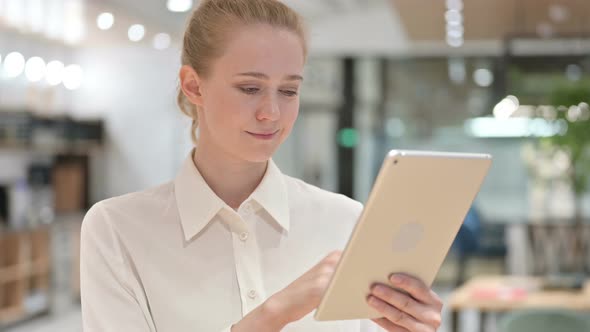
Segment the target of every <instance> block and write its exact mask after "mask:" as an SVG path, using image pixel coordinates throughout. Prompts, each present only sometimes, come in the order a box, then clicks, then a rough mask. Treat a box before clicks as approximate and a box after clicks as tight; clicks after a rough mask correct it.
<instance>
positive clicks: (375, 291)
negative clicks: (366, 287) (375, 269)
mask: <svg viewBox="0 0 590 332" xmlns="http://www.w3.org/2000/svg"><path fill="white" fill-rule="evenodd" d="M372 292H373V294H375V295H379V294H383V287H382V286H379V285H375V287H373V290H372Z"/></svg>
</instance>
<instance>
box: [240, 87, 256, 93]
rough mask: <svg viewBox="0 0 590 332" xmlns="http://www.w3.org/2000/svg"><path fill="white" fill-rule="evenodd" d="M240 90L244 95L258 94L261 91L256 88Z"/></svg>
mask: <svg viewBox="0 0 590 332" xmlns="http://www.w3.org/2000/svg"><path fill="white" fill-rule="evenodd" d="M238 89H240V91H242V92H243V93H245V94H248V95H254V94H257V93H258V91H260V89H259V88H255V87H239V88H238Z"/></svg>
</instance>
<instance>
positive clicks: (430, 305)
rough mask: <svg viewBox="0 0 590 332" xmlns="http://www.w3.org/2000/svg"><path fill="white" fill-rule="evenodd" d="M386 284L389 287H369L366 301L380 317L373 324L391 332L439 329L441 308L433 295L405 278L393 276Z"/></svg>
mask: <svg viewBox="0 0 590 332" xmlns="http://www.w3.org/2000/svg"><path fill="white" fill-rule="evenodd" d="M389 281H390V284H389V285H383V284H376V285H374V286H373V287H371V295H369V296H368V297H367V302H368V303H369V305H370V306H371V307H373V308H375V309H376V310H377V311H379V312H380V313H381V314H382V315H383V318H379V319H373V321H374V322H375V323H377V324H378V325H379V326H381V327H382V328H384V329H386V330H387V331H390V332H408V331H409V332H432V331H436V330H437V329H438V328H439V327H440V324H441V311H442V307H443V304H442V301H441V299H440V298H439V297H438V295H436V293H435V292H434V291H432V290H431V289H430V288H429V287H428V286H426V285H425V284H424V283H423V282H422V281H420V280H418V279H416V278H413V277H411V276H408V275H404V274H394V275H392V276H391V277H390V278H389ZM396 289H398V290H396ZM400 290H401V291H400ZM404 292H405V293H404Z"/></svg>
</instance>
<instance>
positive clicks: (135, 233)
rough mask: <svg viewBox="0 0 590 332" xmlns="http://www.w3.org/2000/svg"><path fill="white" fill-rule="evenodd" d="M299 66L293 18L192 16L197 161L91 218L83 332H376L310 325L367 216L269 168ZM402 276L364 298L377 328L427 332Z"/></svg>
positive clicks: (423, 293) (266, 13) (301, 52)
mask: <svg viewBox="0 0 590 332" xmlns="http://www.w3.org/2000/svg"><path fill="white" fill-rule="evenodd" d="M306 55H307V47H306V39H305V34H304V31H303V25H302V21H301V19H300V17H299V16H298V15H297V14H296V13H295V12H293V11H292V10H291V9H289V8H288V7H286V6H285V5H283V4H282V3H280V2H279V1H276V0H256V1H254V0H205V1H203V2H202V3H201V5H200V6H199V8H198V9H197V10H196V11H195V12H194V13H193V15H192V17H191V19H190V21H189V25H188V27H187V30H186V32H185V36H184V45H183V50H182V68H181V69H180V75H179V76H180V91H179V105H180V107H181V109H182V110H183V112H184V113H186V114H187V115H188V116H190V117H191V118H192V123H193V125H192V137H193V141H194V142H195V148H194V149H193V151H192V152H191V154H190V155H189V156H188V157H187V159H186V161H185V163H184V165H183V166H182V167H181V170H180V171H179V173H178V176H177V177H176V179H175V180H174V181H172V182H170V183H167V184H164V185H161V186H159V187H156V188H153V189H149V190H146V191H143V192H139V193H132V194H128V195H125V196H121V197H116V198H112V199H109V200H106V201H102V202H99V203H98V204H96V205H95V206H94V207H93V208H92V209H91V210H90V211H89V212H88V214H87V216H86V218H85V219H84V223H83V227H82V246H81V255H82V257H81V259H82V263H81V288H82V314H83V322H84V327H85V330H86V331H89V332H90V331H101V332H102V331H124V332H133V331H174V332H182V331H236V332H238V331H280V330H285V331H368V330H369V329H371V328H372V327H376V325H375V324H373V323H372V322H371V321H363V322H359V321H342V322H322V323H319V322H316V321H314V320H313V317H312V316H311V315H310V313H312V311H313V310H314V309H315V308H316V307H317V306H318V304H319V301H320V299H321V295H322V294H323V292H324V290H325V288H326V286H327V284H328V281H329V278H330V276H331V275H332V273H333V271H334V268H335V265H336V263H337V261H338V259H339V257H340V252H339V251H334V250H335V249H340V248H342V247H343V246H344V245H345V243H346V240H347V238H348V236H349V235H350V233H351V231H352V227H353V225H354V223H355V221H356V219H357V217H358V216H359V214H360V212H361V208H362V207H361V204H359V203H358V202H355V201H353V200H351V199H349V198H347V197H345V196H342V195H337V194H333V193H330V192H326V191H323V190H321V189H319V188H316V187H314V186H311V185H309V184H306V183H304V182H302V181H300V180H297V179H294V178H291V177H288V176H286V175H283V174H282V173H281V172H280V170H279V169H278V168H277V166H276V165H275V164H274V163H273V161H272V159H271V156H272V154H273V153H274V152H275V151H276V149H277V148H278V147H279V145H280V144H281V143H282V142H283V141H284V140H285V139H286V138H287V136H288V135H289V133H290V132H291V129H292V127H293V124H294V122H295V120H296V118H297V114H298V110H299V95H298V94H299V88H300V85H301V81H302V79H303V78H302V73H303V66H304V63H305V59H306ZM197 128H198V130H199V137H198V140H197V138H196V134H195V131H196V130H197ZM330 252H331V253H330ZM318 261H319V262H318ZM392 272H393V271H392ZM396 276H397V277H398V278H399V280H395V279H393V278H392V284H390V285H378V286H376V287H374V288H373V289H371V290H369V289H367V294H369V293H371V296H369V297H368V299H367V301H368V303H369V304H370V305H372V306H373V307H374V308H375V309H377V310H378V311H379V312H381V313H382V314H383V318H381V319H377V320H374V322H375V323H376V324H378V325H380V326H381V327H383V328H385V329H386V330H388V331H412V332H426V331H435V330H436V329H437V328H438V326H439V325H440V313H441V308H442V304H441V301H440V299H439V298H438V297H437V296H436V294H435V293H434V292H432V291H431V290H430V289H429V288H428V287H426V286H425V285H424V284H423V283H422V282H420V281H419V280H416V279H414V278H411V277H409V276H403V275H396ZM394 286H395V287H396V288H399V289H403V290H405V291H406V292H407V293H408V294H410V295H411V296H409V295H405V294H404V293H401V292H398V291H395V290H394V289H393V288H392V287H394Z"/></svg>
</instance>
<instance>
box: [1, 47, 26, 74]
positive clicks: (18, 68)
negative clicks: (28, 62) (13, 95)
mask: <svg viewBox="0 0 590 332" xmlns="http://www.w3.org/2000/svg"><path fill="white" fill-rule="evenodd" d="M3 68H4V75H5V76H6V77H8V78H14V77H17V76H19V75H20V74H22V72H23V70H24V69H25V57H24V56H23V55H22V54H20V53H18V52H12V53H8V54H7V55H6V57H5V58H4V65H3Z"/></svg>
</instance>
